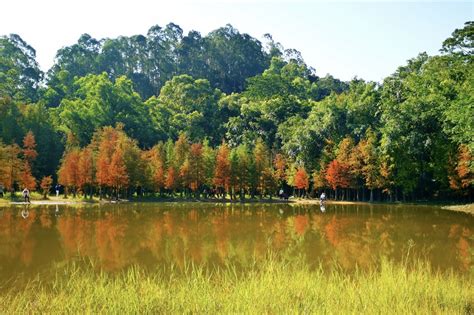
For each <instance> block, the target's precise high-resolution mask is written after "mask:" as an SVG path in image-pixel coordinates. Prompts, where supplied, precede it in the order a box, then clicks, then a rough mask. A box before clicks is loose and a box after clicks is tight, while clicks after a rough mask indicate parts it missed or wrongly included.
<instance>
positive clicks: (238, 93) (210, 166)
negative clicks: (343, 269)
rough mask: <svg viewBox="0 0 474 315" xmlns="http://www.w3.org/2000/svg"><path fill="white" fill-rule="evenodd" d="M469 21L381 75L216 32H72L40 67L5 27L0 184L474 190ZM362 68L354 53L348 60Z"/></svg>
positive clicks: (392, 193) (175, 190)
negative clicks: (321, 63)
mask: <svg viewBox="0 0 474 315" xmlns="http://www.w3.org/2000/svg"><path fill="white" fill-rule="evenodd" d="M473 52H474V22H472V21H469V22H466V23H465V24H464V26H461V28H459V29H455V30H454V31H453V33H452V35H451V37H449V38H447V39H446V40H445V41H444V42H443V43H440V53H439V55H435V56H429V55H427V54H426V53H420V54H419V55H418V56H414V57H413V58H412V59H410V60H408V61H407V63H406V64H405V65H402V66H400V67H399V68H398V69H394V73H393V74H392V75H390V76H388V77H386V78H385V79H384V80H383V82H369V81H365V80H363V79H360V78H357V77H356V78H354V79H352V80H351V81H350V82H344V81H341V80H338V79H337V78H334V77H333V76H330V75H327V76H325V77H319V76H318V75H317V74H316V73H317V72H316V70H315V69H313V68H312V67H310V66H309V65H307V64H306V63H305V61H304V59H303V57H302V55H301V53H300V52H298V51H297V50H295V49H285V48H284V47H283V46H282V45H281V44H280V43H278V42H276V41H275V40H274V39H273V38H272V36H271V35H269V34H266V35H265V36H264V41H259V40H257V39H256V38H253V37H251V36H250V35H248V34H242V33H240V32H239V31H238V30H237V29H236V28H234V27H233V26H231V25H226V26H224V27H222V28H219V29H217V30H215V31H212V32H210V33H209V34H207V35H206V36H202V35H201V34H200V33H199V32H197V31H190V32H189V33H188V34H187V35H185V34H183V30H182V29H181V28H180V27H179V26H178V25H176V24H173V23H170V24H168V25H166V26H165V27H160V26H158V25H155V26H153V27H151V28H150V29H149V31H148V33H147V34H146V35H136V36H131V37H126V36H120V37H118V38H104V39H95V38H93V37H91V36H90V35H88V34H84V35H82V36H81V37H80V38H79V40H78V41H77V43H76V44H74V45H72V46H68V47H63V48H61V49H59V50H58V51H57V54H56V58H55V62H54V65H53V66H52V67H51V68H50V69H49V70H48V71H47V72H43V71H41V69H40V67H39V64H38V62H37V61H36V52H35V50H34V48H33V47H31V46H30V45H29V44H28V43H26V42H25V41H24V40H23V39H22V38H21V37H20V36H19V35H16V34H10V35H5V36H0V186H2V188H3V189H4V190H5V191H10V192H12V194H14V192H15V191H18V190H21V189H23V187H27V188H29V189H30V190H32V191H34V190H37V191H41V192H43V194H44V196H45V197H46V196H47V195H48V193H49V191H50V190H51V188H52V186H53V185H55V184H56V183H59V184H61V185H62V186H64V188H65V192H66V194H71V195H74V196H76V195H78V194H81V195H83V196H85V197H91V198H92V196H99V197H100V198H102V197H104V198H111V197H113V196H114V197H119V196H120V197H122V198H127V197H128V198H131V197H134V196H135V197H142V196H156V197H159V196H161V197H171V196H181V197H187V198H191V197H192V198H205V197H215V198H231V199H235V200H241V199H244V198H257V197H258V198H264V197H270V198H271V197H272V196H273V197H275V196H277V194H278V192H279V191H280V190H281V189H283V190H284V191H285V193H287V194H290V195H294V196H299V197H309V196H315V195H317V194H319V193H321V192H322V191H325V192H326V193H329V194H330V197H331V198H334V199H344V200H366V201H375V200H379V201H381V200H384V201H398V200H404V201H405V200H409V201H413V200H452V199H456V200H466V201H467V200H470V201H472V199H473V197H474V161H473V153H474V57H473ZM355 62H356V61H355Z"/></svg>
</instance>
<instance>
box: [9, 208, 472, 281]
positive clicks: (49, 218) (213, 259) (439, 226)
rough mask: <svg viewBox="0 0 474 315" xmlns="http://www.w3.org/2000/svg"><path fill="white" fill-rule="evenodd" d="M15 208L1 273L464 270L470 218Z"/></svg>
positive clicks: (361, 212)
mask: <svg viewBox="0 0 474 315" xmlns="http://www.w3.org/2000/svg"><path fill="white" fill-rule="evenodd" d="M16 211H17V210H16V208H9V209H6V210H5V211H3V213H2V214H0V276H1V277H2V278H5V277H8V276H12V275H14V274H18V273H31V274H33V273H34V272H36V271H38V270H40V269H41V268H43V269H44V268H49V267H50V266H52V265H53V264H54V263H57V262H63V261H71V260H77V259H91V260H93V261H95V262H96V266H97V267H98V268H101V269H105V270H109V271H116V270H120V269H122V268H124V267H127V266H129V265H132V264H139V265H141V266H143V267H146V268H155V267H161V266H169V265H171V264H174V265H175V266H177V267H179V268H183V267H184V264H185V262H186V261H193V262H196V263H201V264H206V265H216V264H217V265H224V264H226V263H228V262H232V263H234V264H236V265H237V266H240V267H242V268H245V267H246V266H249V265H251V264H252V263H254V260H255V259H257V260H259V259H265V257H266V254H267V253H268V251H269V250H271V251H273V252H277V253H278V254H279V255H281V256H285V257H286V258H288V259H292V258H295V257H301V256H304V257H305V259H307V261H308V262H309V263H310V264H313V265H319V264H322V265H323V266H331V265H333V264H334V263H337V264H339V265H340V266H342V267H343V268H346V269H352V268H354V267H355V266H356V265H357V266H359V267H364V268H366V267H371V266H373V265H374V264H375V263H376V262H377V261H378V259H379V257H380V256H387V257H389V258H391V259H394V260H396V261H401V260H402V259H403V258H404V257H406V253H407V250H408V247H409V244H410V242H413V244H414V245H413V246H412V247H413V248H411V254H410V258H411V259H413V258H417V257H422V258H426V259H429V260H430V261H431V263H432V264H433V266H434V267H435V268H441V269H446V268H453V269H454V270H456V271H459V272H464V271H468V270H469V269H470V268H471V266H472V262H473V254H472V245H473V230H472V227H473V223H474V220H473V217H472V216H469V215H465V214H462V213H452V212H447V211H435V209H432V208H427V207H426V208H422V207H418V208H415V207H399V206H361V205H357V206H354V205H351V206H342V205H331V206H330V207H328V208H327V210H326V212H325V213H322V212H321V211H322V210H321V209H320V208H319V207H318V206H292V205H258V204H257V205H220V204H218V205H212V204H159V205H157V204H128V205H123V204H118V205H107V206H100V207H99V206H87V207H79V208H73V207H69V208H68V207H65V206H59V207H58V206H54V207H47V206H43V207H32V208H24V209H23V210H22V211H21V217H20V216H15V215H14V213H18V212H16Z"/></svg>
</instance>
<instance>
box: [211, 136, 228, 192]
mask: <svg viewBox="0 0 474 315" xmlns="http://www.w3.org/2000/svg"><path fill="white" fill-rule="evenodd" d="M229 154H230V149H229V147H228V146H227V144H226V143H225V142H224V143H222V144H221V145H220V146H219V148H218V150H217V156H216V167H215V170H214V185H215V186H216V188H217V189H219V190H220V191H221V193H222V198H225V194H226V192H227V191H228V190H229V182H230V161H229Z"/></svg>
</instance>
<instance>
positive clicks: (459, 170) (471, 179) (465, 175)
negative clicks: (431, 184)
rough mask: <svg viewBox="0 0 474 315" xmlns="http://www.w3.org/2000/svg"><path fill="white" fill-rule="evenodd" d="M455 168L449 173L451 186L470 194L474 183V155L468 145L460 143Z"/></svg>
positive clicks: (462, 192)
mask: <svg viewBox="0 0 474 315" xmlns="http://www.w3.org/2000/svg"><path fill="white" fill-rule="evenodd" d="M452 164H454V165H455V166H454V168H453V170H452V171H451V174H450V175H449V187H450V188H451V189H453V190H456V191H458V192H461V194H464V195H466V194H468V190H469V188H470V187H472V185H473V183H474V172H473V171H472V169H473V167H474V161H473V156H472V154H471V152H470V151H469V148H468V146H466V145H460V146H459V148H458V152H457V154H456V161H455V163H452Z"/></svg>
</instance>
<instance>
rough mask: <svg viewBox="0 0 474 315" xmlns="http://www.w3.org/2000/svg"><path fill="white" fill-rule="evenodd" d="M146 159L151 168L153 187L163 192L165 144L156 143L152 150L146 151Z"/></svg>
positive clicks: (150, 174)
mask: <svg viewBox="0 0 474 315" xmlns="http://www.w3.org/2000/svg"><path fill="white" fill-rule="evenodd" d="M145 160H146V161H147V165H148V168H149V172H150V173H149V176H150V182H151V184H152V187H153V188H154V190H155V191H157V192H158V193H160V194H162V190H163V188H165V166H164V153H163V144H162V143H159V144H157V145H155V146H154V147H153V148H152V149H151V150H149V151H147V152H146V153H145Z"/></svg>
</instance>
